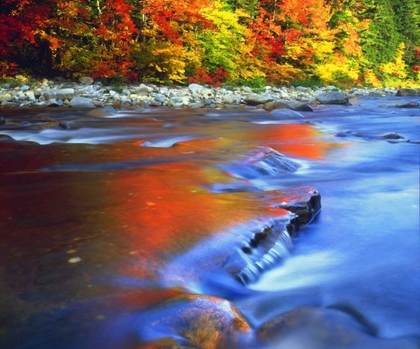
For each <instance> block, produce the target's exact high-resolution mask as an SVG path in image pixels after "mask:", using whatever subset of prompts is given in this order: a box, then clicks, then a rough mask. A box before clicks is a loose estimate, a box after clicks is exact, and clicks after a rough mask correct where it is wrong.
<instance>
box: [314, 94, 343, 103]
mask: <svg viewBox="0 0 420 349" xmlns="http://www.w3.org/2000/svg"><path fill="white" fill-rule="evenodd" d="M316 99H317V101H318V102H319V103H320V104H344V105H347V104H349V99H348V97H347V96H346V95H345V94H344V93H342V92H334V91H333V92H326V93H322V94H319V95H318V96H317V98H316Z"/></svg>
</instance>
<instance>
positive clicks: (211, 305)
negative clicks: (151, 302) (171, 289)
mask: <svg viewBox="0 0 420 349" xmlns="http://www.w3.org/2000/svg"><path fill="white" fill-rule="evenodd" d="M141 320H142V321H141V322H142V323H148V324H149V325H148V326H144V325H142V326H141V328H139V329H138V336H139V340H140V342H142V343H145V342H146V343H148V344H144V345H143V346H141V347H140V348H144V349H146V348H164V347H166V346H164V344H165V338H168V337H172V338H179V339H178V340H177V341H175V340H169V341H168V339H166V341H168V342H167V344H168V345H169V346H167V348H180V346H181V345H182V346H185V348H187V347H188V348H192V347H193V348H200V349H217V348H228V347H230V346H232V345H233V346H234V347H235V348H239V347H244V348H246V347H247V346H248V345H249V343H250V341H251V339H252V329H251V326H250V325H249V323H248V322H247V320H246V319H245V318H244V316H243V314H242V313H241V312H240V311H239V310H238V309H237V308H236V307H235V306H234V305H233V304H232V303H231V302H229V301H227V300H225V299H221V298H217V297H211V296H205V295H182V296H178V297H174V298H172V299H170V300H168V301H166V302H164V303H162V304H160V305H159V306H157V307H156V308H154V309H152V310H151V311H149V312H148V313H146V314H145V315H143V317H142V319H141Z"/></svg>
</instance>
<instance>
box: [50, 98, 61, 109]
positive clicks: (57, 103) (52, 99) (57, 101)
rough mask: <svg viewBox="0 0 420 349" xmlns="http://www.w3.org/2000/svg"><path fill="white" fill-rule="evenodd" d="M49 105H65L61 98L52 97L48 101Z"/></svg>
mask: <svg viewBox="0 0 420 349" xmlns="http://www.w3.org/2000/svg"><path fill="white" fill-rule="evenodd" d="M46 105H47V107H61V106H62V105H63V101H62V100H61V99H58V100H57V99H55V98H51V99H49V100H48V101H47V104H46Z"/></svg>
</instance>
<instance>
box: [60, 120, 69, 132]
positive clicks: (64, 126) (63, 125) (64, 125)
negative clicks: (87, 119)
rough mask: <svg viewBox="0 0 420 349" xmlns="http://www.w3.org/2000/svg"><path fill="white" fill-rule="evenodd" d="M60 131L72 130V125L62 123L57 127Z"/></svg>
mask: <svg viewBox="0 0 420 349" xmlns="http://www.w3.org/2000/svg"><path fill="white" fill-rule="evenodd" d="M57 129H59V130H70V124H69V123H68V122H67V121H61V122H59V123H58V125H57Z"/></svg>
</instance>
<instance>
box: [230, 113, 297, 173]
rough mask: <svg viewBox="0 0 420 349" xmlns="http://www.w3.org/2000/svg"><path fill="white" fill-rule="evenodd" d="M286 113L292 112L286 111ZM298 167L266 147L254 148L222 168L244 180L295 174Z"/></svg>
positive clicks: (295, 163)
mask: <svg viewBox="0 0 420 349" xmlns="http://www.w3.org/2000/svg"><path fill="white" fill-rule="evenodd" d="M279 111H280V110H279ZM287 112H292V111H290V110H287ZM300 167H301V165H300V164H298V163H297V162H295V161H293V160H290V159H289V158H287V157H286V156H284V155H283V154H281V153H279V152H278V151H276V150H274V149H272V148H270V147H266V146H260V147H256V148H255V149H253V150H251V151H249V152H248V153H247V154H245V156H244V158H243V159H241V160H239V161H236V162H233V163H232V164H229V165H223V166H222V168H223V169H224V170H225V171H227V172H228V173H229V174H230V175H231V176H234V177H237V178H244V179H254V178H258V177H260V176H273V175H276V174H278V173H282V172H286V173H287V172H295V171H297V170H298V169H299V168H300Z"/></svg>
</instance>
